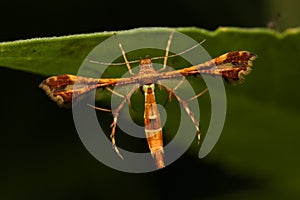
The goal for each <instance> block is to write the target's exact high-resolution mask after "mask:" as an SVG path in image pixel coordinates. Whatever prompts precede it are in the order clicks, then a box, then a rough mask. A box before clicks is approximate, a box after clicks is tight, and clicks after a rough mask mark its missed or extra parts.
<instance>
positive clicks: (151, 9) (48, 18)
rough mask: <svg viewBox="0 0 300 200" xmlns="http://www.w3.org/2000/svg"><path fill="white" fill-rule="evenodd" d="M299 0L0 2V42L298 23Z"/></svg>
mask: <svg viewBox="0 0 300 200" xmlns="http://www.w3.org/2000/svg"><path fill="white" fill-rule="evenodd" d="M299 5H300V1H299V0H252V1H250V0H242V1H236V0H226V1H216V0H210V1H195V0H185V1H179V0H173V1H157V0H154V1H130V2H129V1H118V2H115V1H103V0H85V1H81V0H73V1H70V0H45V1H37V0H27V1H20V0H2V1H1V2H0V8H1V12H0V17H1V19H2V20H1V32H0V41H7V40H16V39H27V38H32V37H43V36H59V35H69V34H76V33H90V32H99V31H110V30H113V31H114V30H125V29H131V28H137V27H147V26H163V27H164V26H168V27H180V26H197V27H201V28H205V29H209V30H214V29H216V28H217V27H219V26H239V27H267V26H268V24H269V23H271V24H269V25H271V27H274V28H275V29H278V30H284V29H285V28H288V27H295V26H299V25H300V12H299Z"/></svg>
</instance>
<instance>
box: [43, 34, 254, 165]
mask: <svg viewBox="0 0 300 200" xmlns="http://www.w3.org/2000/svg"><path fill="white" fill-rule="evenodd" d="M172 37H173V34H172V33H171V34H170V36H169V39H168V41H167V44H166V51H165V55H164V56H163V57H161V58H163V59H164V62H163V67H162V68H161V69H159V70H155V69H154V67H153V64H152V60H153V58H152V59H151V58H150V57H146V58H144V59H143V58H141V59H140V60H139V72H138V73H136V74H134V73H133V72H132V70H131V66H130V64H131V63H132V62H129V61H128V60H127V58H126V53H125V51H124V49H123V47H122V45H121V43H119V47H120V50H121V52H122V55H123V59H124V61H125V63H124V65H126V66H127V69H128V71H129V73H130V74H131V76H130V77H126V78H89V77H82V76H75V75H70V74H64V75H58V76H51V77H49V78H47V79H45V80H44V81H43V82H42V83H41V84H40V85H39V87H40V88H41V89H43V90H44V91H45V92H46V94H47V95H49V97H50V98H51V99H52V100H53V101H55V102H56V103H57V104H58V105H59V106H67V105H70V103H71V102H72V99H73V98H78V97H82V96H83V95H84V94H86V93H88V92H89V91H91V90H94V89H97V88H105V89H107V90H109V91H110V92H112V93H114V94H116V95H118V96H120V97H122V98H123V100H122V101H121V103H120V104H119V106H118V107H117V108H116V109H114V110H108V109H104V108H99V107H95V106H92V105H88V106H91V107H93V108H94V109H97V110H101V111H106V112H112V113H113V122H112V124H111V135H110V138H111V141H112V145H113V148H114V149H115V151H116V152H117V154H118V155H119V156H120V157H121V158H123V157H122V155H121V154H120V152H119V150H118V148H117V146H116V142H115V134H116V131H115V130H116V126H117V121H118V116H119V112H120V111H121V110H122V108H123V107H124V106H125V104H126V103H130V102H129V101H130V97H131V96H132V95H133V93H134V92H135V91H136V90H137V89H138V88H141V89H142V91H143V93H144V98H145V109H144V126H145V134H146V139H147V142H148V146H149V149H150V152H151V155H152V157H153V159H154V161H155V164H156V167H157V168H158V169H160V168H163V167H165V162H164V149H163V132H162V125H161V120H160V114H159V112H158V108H157V104H156V100H155V85H160V86H161V87H162V88H163V89H165V90H166V91H167V92H168V94H169V97H174V98H175V99H176V100H177V101H178V102H179V103H181V105H182V106H183V108H184V109H185V111H186V113H187V114H188V116H189V117H190V119H191V120H192V122H193V124H194V126H195V128H196V130H197V136H198V137H197V138H198V142H200V127H199V124H198V121H197V120H196V119H195V118H194V115H193V112H192V111H191V109H190V108H189V106H188V102H189V101H192V100H194V99H197V98H198V97H200V96H201V95H202V94H204V93H205V92H206V91H207V90H208V89H207V88H206V89H205V90H203V91H202V92H201V93H199V94H197V95H195V96H194V97H192V98H190V99H187V100H184V99H182V98H181V97H179V96H178V95H177V94H175V90H176V89H177V88H178V87H179V86H180V85H181V84H182V81H179V83H178V84H177V85H176V87H174V88H169V87H168V86H165V85H163V84H161V82H160V81H162V80H167V79H174V78H178V77H185V76H192V75H197V74H209V75H214V76H215V75H216V76H221V77H223V78H224V79H226V80H228V81H231V82H240V81H241V80H243V79H244V76H245V75H247V74H248V73H249V72H250V71H251V66H252V61H253V60H255V59H256V57H257V56H256V55H255V54H254V53H251V52H249V51H233V52H228V53H225V54H223V55H220V56H218V57H216V58H214V59H212V60H210V61H207V62H204V63H200V64H198V65H195V66H190V67H186V68H182V69H178V70H175V71H166V70H165V69H166V66H167V59H168V57H171V56H169V48H170V45H171V40H172ZM191 49H192V48H190V49H189V50H191ZM182 53H184V52H182ZM91 62H93V61H91ZM94 63H97V62H94ZM75 82H76V84H78V85H82V86H81V87H76V88H73V87H72V86H73V85H74V84H75ZM116 85H118V86H122V87H126V86H127V85H134V87H133V89H131V91H130V92H128V93H127V94H125V95H123V94H120V93H118V92H116V91H114V90H113V89H111V88H112V87H114V86H116Z"/></svg>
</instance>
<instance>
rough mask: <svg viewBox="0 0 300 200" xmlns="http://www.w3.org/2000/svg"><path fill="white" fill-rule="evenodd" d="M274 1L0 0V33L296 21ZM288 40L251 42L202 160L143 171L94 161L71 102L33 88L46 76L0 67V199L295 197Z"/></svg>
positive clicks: (189, 158)
mask: <svg viewBox="0 0 300 200" xmlns="http://www.w3.org/2000/svg"><path fill="white" fill-rule="evenodd" d="M274 2H275V3H274V4H269V3H268V2H267V1H226V2H223V3H221V2H219V1H217V2H213V1H209V2H200V1H199V2H198V1H197V2H196V1H184V3H183V2H179V1H173V2H172V3H167V2H162V1H161V2H155V1H151V2H150V1H147V2H139V4H137V5H136V4H135V3H128V2H125V1H124V2H121V3H117V2H112V3H110V4H109V3H108V4H104V3H103V2H101V1H84V2H81V1H44V2H37V1H26V2H23V1H16V2H13V1H10V2H3V1H2V2H1V8H2V10H1V13H0V16H1V18H2V19H3V20H2V23H1V32H0V34H1V35H0V39H1V41H7V40H14V39H21V38H22V39H25V38H31V37H39V36H58V35H66V34H74V33H85V32H94V31H105V30H119V29H128V28H134V27H140V26H198V27H202V28H207V29H215V28H216V27H218V26H226V25H233V26H242V27H244V26H245V27H253V26H260V27H263V26H265V25H266V24H267V23H268V21H269V20H271V19H273V18H274V17H276V15H277V13H280V15H281V16H282V18H281V20H279V22H280V23H279V26H278V28H279V29H283V28H286V27H289V26H297V25H299V24H300V23H299V21H297V20H295V19H299V17H298V18H297V16H296V15H295V13H296V12H293V9H294V8H295V7H297V5H296V4H292V3H293V2H292V1H291V2H292V3H291V2H288V1H284V2H286V3H282V2H280V1H274ZM171 6H173V7H171ZM298 7H299V6H298ZM289 8H290V10H289ZM289 11H290V12H289ZM290 39H291V38H290ZM291 40H292V42H290V41H285V40H281V41H277V40H274V42H273V43H272V45H271V46H270V47H268V43H263V40H262V41H258V43H257V44H253V45H254V46H255V45H261V46H260V48H257V49H258V52H256V53H257V54H259V56H260V58H259V60H258V61H257V62H256V63H257V65H255V66H256V68H255V67H254V71H253V73H252V74H250V75H249V77H247V78H248V79H247V81H246V83H245V84H244V85H241V86H237V87H230V86H226V88H227V95H228V113H227V121H226V124H225V127H224V131H223V133H222V136H221V138H220V140H219V141H218V143H217V145H216V146H215V148H214V150H213V151H212V152H211V154H209V155H208V156H207V157H206V158H204V159H202V160H199V159H198V157H197V154H196V153H195V152H194V151H193V150H192V149H191V150H190V151H188V153H187V154H185V155H184V156H182V157H181V158H180V159H179V160H178V161H176V162H175V163H173V164H172V165H170V166H168V167H167V168H166V169H163V170H160V171H156V172H152V173H147V174H128V173H123V172H119V171H116V170H113V169H110V168H108V167H106V166H104V165H102V164H101V163H100V162H98V161H97V160H95V159H94V158H93V157H92V156H91V155H90V154H89V153H88V152H87V150H86V149H85V148H84V146H83V145H82V143H81V141H80V140H79V137H78V135H77V133H76V130H75V127H74V124H73V120H72V113H71V111H70V110H65V109H59V108H58V107H57V106H56V105H55V104H54V103H52V102H50V101H49V99H48V97H46V96H45V95H44V93H43V91H41V90H40V89H39V88H37V85H38V84H39V83H40V82H41V81H42V80H43V78H44V77H42V76H40V75H34V74H30V73H26V72H21V71H15V70H11V69H6V68H1V69H0V74H1V75H0V77H1V78H0V83H1V86H2V90H1V105H2V108H1V112H0V117H1V118H0V121H1V136H2V137H1V140H0V152H1V153H0V156H1V162H0V164H1V165H0V166H1V167H0V170H1V172H0V176H1V177H0V180H1V181H0V199H91V198H97V199H101V198H104V197H106V198H108V197H110V198H132V199H141V198H142V199H166V198H178V197H179V196H183V197H184V198H187V199H299V197H300V193H299V191H300V175H299V171H298V168H299V167H300V160H299V159H300V156H299V152H300V148H299V139H300V137H299V132H300V130H299V126H298V123H299V110H300V109H299V100H300V98H299V89H298V86H299V83H298V81H297V80H298V79H299V78H298V74H299V72H300V70H299V64H298V61H297V60H298V57H299V44H298V45H297V41H299V38H292V39H291ZM220 42H222V41H220ZM259 42H261V43H259ZM233 43H234V41H233ZM291 43H292V44H294V45H291V48H290V49H289V48H288V47H287V46H286V45H285V44H291ZM232 46H234V45H232ZM250 46H251V45H250ZM208 48H209V52H217V50H213V49H214V48H217V47H215V46H208ZM222 48H223V49H224V50H226V49H227V47H226V46H225V47H224V46H222ZM231 48H233V47H228V50H230V49H231ZM281 49H284V50H285V51H281ZM278 55H282V56H278ZM256 63H255V64H256ZM195 146H196V147H195ZM192 148H197V145H196V141H195V144H194V147H192Z"/></svg>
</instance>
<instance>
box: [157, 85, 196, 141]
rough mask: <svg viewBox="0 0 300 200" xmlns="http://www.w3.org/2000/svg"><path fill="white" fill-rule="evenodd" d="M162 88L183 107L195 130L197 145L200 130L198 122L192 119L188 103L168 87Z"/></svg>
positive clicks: (192, 115)
mask: <svg viewBox="0 0 300 200" xmlns="http://www.w3.org/2000/svg"><path fill="white" fill-rule="evenodd" d="M162 87H163V88H165V90H166V91H167V92H168V93H169V95H171V96H174V97H175V98H176V99H177V101H179V102H180V103H181V105H182V106H183V108H184V109H185V111H186V113H187V114H188V115H189V117H190V118H191V120H192V122H193V124H194V126H195V128H196V130H197V136H198V144H199V143H200V135H201V132H200V128H199V124H198V121H197V120H196V119H195V117H194V113H193V112H192V111H191V110H190V108H189V106H188V101H185V100H183V99H181V98H180V97H179V96H178V95H177V94H175V93H174V91H173V90H172V89H170V88H169V87H167V86H165V85H162Z"/></svg>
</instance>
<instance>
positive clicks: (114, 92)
mask: <svg viewBox="0 0 300 200" xmlns="http://www.w3.org/2000/svg"><path fill="white" fill-rule="evenodd" d="M106 89H107V90H108V91H110V92H111V93H112V94H115V95H117V96H119V97H121V98H127V97H126V96H125V95H123V94H121V93H119V92H116V91H115V90H112V89H110V88H109V87H106ZM127 102H128V105H129V106H131V102H130V98H127Z"/></svg>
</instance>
